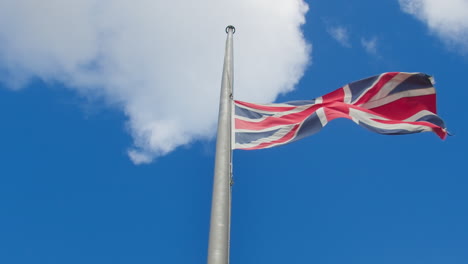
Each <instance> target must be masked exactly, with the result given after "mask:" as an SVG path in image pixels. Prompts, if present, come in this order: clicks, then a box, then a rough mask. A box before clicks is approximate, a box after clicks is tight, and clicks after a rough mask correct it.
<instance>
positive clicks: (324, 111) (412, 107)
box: [233, 72, 447, 150]
mask: <svg viewBox="0 0 468 264" xmlns="http://www.w3.org/2000/svg"><path fill="white" fill-rule="evenodd" d="M340 117H342V118H348V119H351V120H353V121H354V122H355V123H357V124H358V125H360V126H362V127H365V128H367V129H369V130H371V131H373V132H376V133H380V134H387V135H401V134H411V133H419V132H427V131H432V132H434V133H436V134H437V135H438V136H439V137H440V138H442V139H445V137H446V136H447V130H446V127H445V124H444V122H443V120H442V119H441V118H440V117H439V116H437V111H436V93H435V88H434V87H433V80H432V78H431V77H430V76H429V75H426V74H423V73H405V72H388V73H383V74H380V75H377V76H373V77H369V78H366V79H363V80H360V81H356V82H352V83H349V84H347V85H345V86H343V87H341V88H339V89H337V90H335V91H333V92H331V93H328V94H326V95H324V96H321V97H318V98H315V99H312V100H304V101H292V102H286V103H280V104H254V103H247V102H242V101H237V100H234V116H233V118H234V140H235V144H233V148H234V149H245V150H253V149H262V148H270V147H275V146H279V145H284V144H287V143H291V142H293V141H296V140H299V139H302V138H304V137H306V136H310V135H313V134H315V133H317V132H318V131H320V129H322V128H323V127H324V126H325V125H326V124H327V123H328V122H329V121H331V120H333V119H335V118H340Z"/></svg>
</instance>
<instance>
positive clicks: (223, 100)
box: [208, 26, 236, 264]
mask: <svg viewBox="0 0 468 264" xmlns="http://www.w3.org/2000/svg"><path fill="white" fill-rule="evenodd" d="M235 31H236V29H235V28H234V27H233V26H228V27H227V28H226V33H227V39H226V50H225V54H224V67H223V78H222V81H221V96H220V100H219V117H218V137H217V141H216V158H215V169H214V179H213V199H212V202H211V223H210V238H209V242H208V264H228V263H229V233H230V224H231V155H232V149H231V134H232V131H231V112H232V101H231V100H232V87H233V58H232V38H233V34H234V32H235Z"/></svg>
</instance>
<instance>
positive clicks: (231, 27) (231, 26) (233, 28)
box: [226, 25, 236, 34]
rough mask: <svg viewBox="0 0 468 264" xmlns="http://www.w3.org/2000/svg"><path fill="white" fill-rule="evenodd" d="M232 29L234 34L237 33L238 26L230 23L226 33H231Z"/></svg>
mask: <svg viewBox="0 0 468 264" xmlns="http://www.w3.org/2000/svg"><path fill="white" fill-rule="evenodd" d="M230 29H231V30H232V34H234V33H236V28H235V27H234V26H233V25H229V26H227V27H226V33H229V30H230Z"/></svg>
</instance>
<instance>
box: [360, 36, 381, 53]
mask: <svg viewBox="0 0 468 264" xmlns="http://www.w3.org/2000/svg"><path fill="white" fill-rule="evenodd" d="M361 45H362V46H363V47H364V49H365V50H366V52H367V53H369V54H371V55H377V38H376V37H372V38H369V39H367V38H361Z"/></svg>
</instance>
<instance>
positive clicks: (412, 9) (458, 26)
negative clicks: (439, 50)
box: [399, 0, 468, 51]
mask: <svg viewBox="0 0 468 264" xmlns="http://www.w3.org/2000/svg"><path fill="white" fill-rule="evenodd" d="M399 3H400V6H401V8H402V10H403V11H404V12H406V13H408V14H411V15H414V16H416V17H417V18H418V19H419V20H421V21H423V22H424V23H426V24H427V25H428V27H429V29H430V30H431V31H432V32H434V33H435V34H437V35H438V36H439V37H440V38H441V39H442V40H443V41H445V42H446V43H449V44H451V45H455V46H457V47H460V48H462V49H463V51H468V1H466V0H399Z"/></svg>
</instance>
